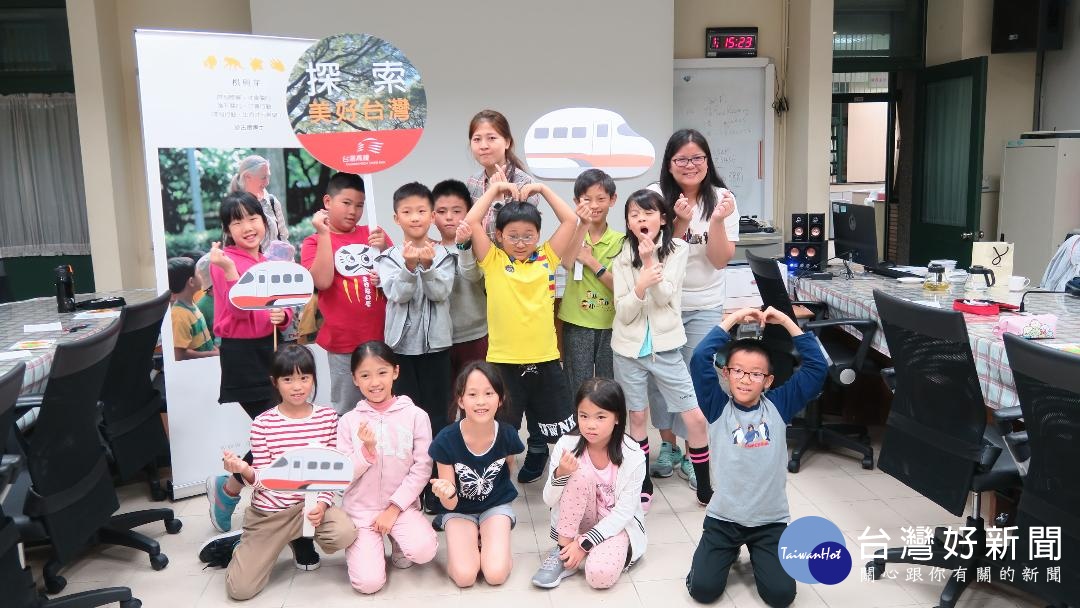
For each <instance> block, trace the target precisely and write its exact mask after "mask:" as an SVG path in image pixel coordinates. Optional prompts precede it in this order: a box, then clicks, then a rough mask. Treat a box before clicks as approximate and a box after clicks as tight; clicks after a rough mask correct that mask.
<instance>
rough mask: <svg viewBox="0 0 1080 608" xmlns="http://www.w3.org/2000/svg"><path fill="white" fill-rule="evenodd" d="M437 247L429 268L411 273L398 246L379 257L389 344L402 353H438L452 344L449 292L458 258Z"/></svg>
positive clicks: (386, 333) (396, 351)
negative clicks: (385, 301)
mask: <svg viewBox="0 0 1080 608" xmlns="http://www.w3.org/2000/svg"><path fill="white" fill-rule="evenodd" d="M434 247H435V259H434V260H433V261H432V263H431V268H429V269H427V270H422V269H420V268H417V269H416V270H415V271H413V272H409V270H408V269H407V268H406V267H405V258H404V257H402V255H401V247H400V246H398V245H395V246H393V247H391V248H389V249H387V250H386V251H384V252H383V253H382V255H380V256H379V257H378V258H376V262H377V263H378V268H379V286H380V287H382V290H383V293H384V294H386V300H387V303H386V331H385V336H386V344H387V345H389V346H390V348H392V349H393V350H394V352H395V353H398V354H400V355H423V354H426V353H433V352H438V351H441V350H446V349H447V348H450V345H451V344H452V341H451V339H452V336H453V322H452V321H451V319H450V291H451V289H453V287H454V276H455V274H456V270H455V267H456V265H457V264H456V258H455V256H453V255H451V254H450V252H449V251H447V250H446V247H443V246H442V245H438V244H436V245H434Z"/></svg>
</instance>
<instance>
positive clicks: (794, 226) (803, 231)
mask: <svg viewBox="0 0 1080 608" xmlns="http://www.w3.org/2000/svg"><path fill="white" fill-rule="evenodd" d="M809 222H810V219H809V217H808V216H807V214H805V213H792V214H791V240H793V241H800V242H802V241H805V240H806V239H807V235H808V234H809V233H810V227H809V226H808V224H809Z"/></svg>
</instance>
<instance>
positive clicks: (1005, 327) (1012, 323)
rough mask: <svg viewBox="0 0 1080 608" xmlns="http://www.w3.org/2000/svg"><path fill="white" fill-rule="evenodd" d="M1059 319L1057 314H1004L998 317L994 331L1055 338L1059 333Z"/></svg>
mask: <svg viewBox="0 0 1080 608" xmlns="http://www.w3.org/2000/svg"><path fill="white" fill-rule="evenodd" d="M1057 321H1058V319H1057V316H1055V315H1008V316H1002V317H1001V318H1000V319H998V323H997V327H996V328H994V333H995V334H996V335H998V336H1000V335H1001V334H1003V333H1010V334H1016V335H1018V336H1020V337H1021V338H1027V339H1029V340H1039V339H1043V338H1053V337H1054V335H1055V333H1057Z"/></svg>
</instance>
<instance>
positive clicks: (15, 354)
mask: <svg viewBox="0 0 1080 608" xmlns="http://www.w3.org/2000/svg"><path fill="white" fill-rule="evenodd" d="M29 356H30V353H29V352H27V351H25V350H12V351H8V352H6V353H0V361H11V360H13V359H23V358H25V357H29Z"/></svg>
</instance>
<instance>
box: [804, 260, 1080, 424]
mask: <svg viewBox="0 0 1080 608" xmlns="http://www.w3.org/2000/svg"><path fill="white" fill-rule="evenodd" d="M790 288H791V293H792V296H793V297H794V298H795V299H797V300H810V301H815V302H824V303H826V304H828V305H829V315H830V316H831V317H833V318H841V317H846V318H857V319H873V320H875V321H877V322H878V324H879V325H880V323H881V319H880V318H879V317H878V313H877V307H876V306H875V305H874V290H875V289H879V290H882V291H884V292H886V293H888V294H890V295H893V296H896V297H900V298H905V299H908V300H913V301H923V302H926V301H936V302H938V303H939V304H940V305H941V307H942V308H945V309H949V310H951V309H952V302H953V300H954V299H956V298H957V297H959V295H957V294H951V293H937V294H932V293H931V292H928V291H924V290H923V289H922V285H920V284H915V285H911V284H903V283H900V282H898V281H896V280H895V279H888V278H884V277H877V276H874V277H869V278H864V277H857V278H855V279H851V280H848V279H843V278H836V279H833V280H831V281H810V280H806V279H802V280H797V281H792V282H791V284H790ZM966 295H967V296H968V297H975V296H974V294H966ZM982 297H986V298H989V299H993V300H997V301H1002V302H1011V303H1013V304H1016V303H1018V302H1019V299H1020V294H1018V293H1009V292H1001V291H997V290H991V291H990V292H988V293H984V294H982ZM1025 309H1026V310H1027V311H1028V312H1031V313H1035V314H1047V313H1049V314H1053V315H1056V316H1057V318H1058V323H1057V336H1056V338H1055V339H1053V340H1040V342H1044V343H1046V344H1055V343H1063V344H1064V343H1077V342H1080V300H1078V299H1077V298H1073V297H1071V296H1066V295H1064V294H1032V295H1030V296H1028V297H1027V300H1025ZM1006 314H1009V313H1006ZM997 319H998V318H997V317H996V316H994V317H990V316H982V315H973V314H967V313H965V314H964V320H965V321H966V322H967V328H968V339H969V341H970V342H971V352H972V353H973V354H974V355H975V369H976V371H977V372H978V374H979V384H981V385H982V390H983V397H984V398H985V399H986V403H987V405H989V406H990V407H992V408H994V409H999V408H1002V407H1011V406H1014V405H1019V404H1020V403H1019V401H1017V398H1016V387H1015V385H1014V383H1013V377H1012V370H1010V369H1009V361H1008V359H1007V358H1006V356H1005V345H1004V343H1003V342H1002V340H1001V338H1000V337H998V336H996V335H994V327H995V326H996V325H997ZM849 331H850V332H851V333H852V334H855V335H856V336H859V334H858V332H856V331H854V330H849ZM872 346H873V347H874V350H877V351H878V352H880V353H881V354H883V355H886V356H888V355H889V347H888V345H887V344H886V343H885V334H884V333H883V332H881V331H879V332H877V333H876V334H875V335H874V340H873V343H872Z"/></svg>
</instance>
